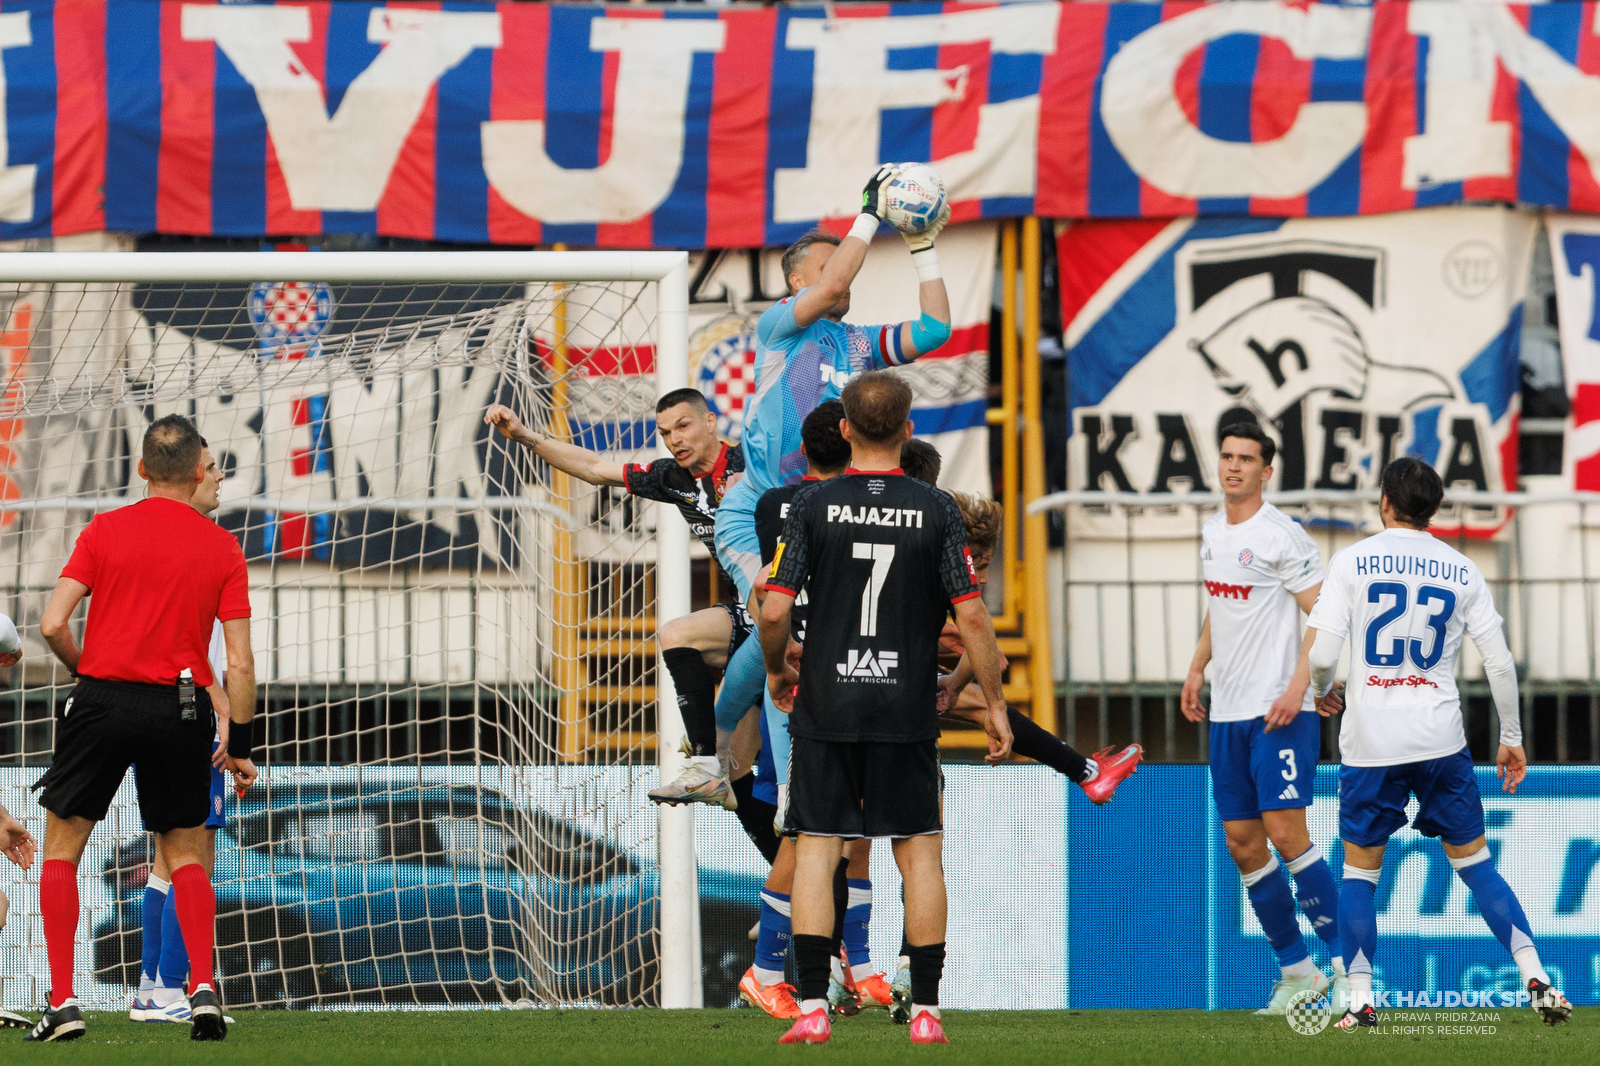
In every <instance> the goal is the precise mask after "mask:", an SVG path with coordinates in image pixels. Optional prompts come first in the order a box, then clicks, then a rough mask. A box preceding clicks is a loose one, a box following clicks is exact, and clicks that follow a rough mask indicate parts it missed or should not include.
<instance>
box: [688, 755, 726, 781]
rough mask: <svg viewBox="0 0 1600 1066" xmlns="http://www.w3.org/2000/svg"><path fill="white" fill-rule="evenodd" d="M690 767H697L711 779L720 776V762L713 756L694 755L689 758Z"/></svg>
mask: <svg viewBox="0 0 1600 1066" xmlns="http://www.w3.org/2000/svg"><path fill="white" fill-rule="evenodd" d="M689 763H690V765H691V766H697V767H699V768H700V769H702V770H704V771H705V772H706V773H708V774H710V775H711V776H712V777H721V776H722V762H721V760H719V759H718V758H717V757H716V756H715V755H694V756H691V757H690V758H689Z"/></svg>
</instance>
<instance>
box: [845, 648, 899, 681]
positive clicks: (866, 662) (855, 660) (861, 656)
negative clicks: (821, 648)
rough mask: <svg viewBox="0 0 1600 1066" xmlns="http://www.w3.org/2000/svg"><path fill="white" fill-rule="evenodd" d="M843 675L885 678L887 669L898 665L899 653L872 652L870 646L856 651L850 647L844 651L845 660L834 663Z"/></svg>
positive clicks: (871, 678)
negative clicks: (864, 649)
mask: <svg viewBox="0 0 1600 1066" xmlns="http://www.w3.org/2000/svg"><path fill="white" fill-rule="evenodd" d="M834 665H835V666H836V667H838V670H839V673H840V675H841V676H843V677H850V678H865V679H868V680H878V679H887V678H888V676H889V671H890V670H893V669H894V668H895V667H897V666H899V665H900V653H899V652H897V651H880V652H874V651H873V650H872V649H871V648H868V649H867V650H866V651H857V650H856V649H854V648H851V649H850V650H849V651H847V652H845V661H844V662H842V663H835V664H834Z"/></svg>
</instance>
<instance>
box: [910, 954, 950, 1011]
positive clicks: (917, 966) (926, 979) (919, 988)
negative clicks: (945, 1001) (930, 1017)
mask: <svg viewBox="0 0 1600 1066" xmlns="http://www.w3.org/2000/svg"><path fill="white" fill-rule="evenodd" d="M906 956H907V957H908V958H909V959H910V960H911V1002H912V1003H914V1004H916V1005H917V1006H920V1007H937V1006H938V1005H939V979H940V978H941V977H943V976H944V941H942V940H941V941H940V942H939V943H937V944H922V945H920V946H914V947H908V948H907V949H906Z"/></svg>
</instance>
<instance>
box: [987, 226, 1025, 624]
mask: <svg viewBox="0 0 1600 1066" xmlns="http://www.w3.org/2000/svg"><path fill="white" fill-rule="evenodd" d="M1000 287H1001V291H1002V295H1001V297H1000V407H999V409H998V410H993V411H990V412H989V421H990V422H991V423H997V424H999V426H1000V470H1001V476H1000V503H1001V506H1002V507H1003V508H1004V509H1005V516H1006V530H1005V536H1004V537H1003V538H1001V549H1000V550H1001V557H1000V573H1001V574H1002V575H1004V577H1005V585H1004V599H1003V602H1002V604H1001V615H1000V617H998V618H996V619H995V620H994V626H995V628H996V629H997V630H1000V631H1001V632H1006V631H1015V630H1016V629H1017V628H1018V625H1017V621H1018V619H1017V611H1018V608H1017V603H1018V599H1019V593H1020V591H1021V589H1022V587H1023V580H1024V578H1023V573H1022V567H1021V565H1020V561H1021V560H1020V556H1019V554H1018V552H1017V544H1018V541H1019V538H1020V535H1021V531H1020V529H1019V525H1018V524H1019V523H1020V522H1021V520H1022V508H1021V506H1020V505H1019V504H1018V501H1017V414H1018V412H1017V224H1016V222H1014V221H1011V222H1002V223H1001V224H1000Z"/></svg>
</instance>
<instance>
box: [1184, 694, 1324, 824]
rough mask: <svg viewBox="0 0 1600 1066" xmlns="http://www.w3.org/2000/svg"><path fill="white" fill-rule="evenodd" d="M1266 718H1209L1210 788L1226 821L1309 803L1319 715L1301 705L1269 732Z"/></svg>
mask: <svg viewBox="0 0 1600 1066" xmlns="http://www.w3.org/2000/svg"><path fill="white" fill-rule="evenodd" d="M1265 725H1266V719H1265V718H1248V719H1246V720H1245V721H1242V722H1212V723H1211V794H1212V798H1213V799H1215V800H1216V804H1217V813H1218V814H1219V815H1221V816H1222V820H1223V821H1225V822H1235V821H1242V820H1244V819H1248V818H1259V817H1261V812H1262V811H1281V810H1288V809H1289V808H1292V807H1309V806H1311V794H1312V791H1313V789H1314V787H1315V785H1316V781H1317V756H1318V755H1320V754H1321V753H1322V719H1321V718H1320V717H1319V716H1318V715H1316V714H1313V713H1311V712H1309V711H1301V712H1300V713H1299V714H1297V715H1295V716H1294V721H1293V722H1291V723H1289V724H1288V725H1286V726H1283V727H1282V728H1280V729H1274V730H1273V731H1272V732H1270V733H1268V732H1266V731H1265V729H1264V727H1265Z"/></svg>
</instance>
